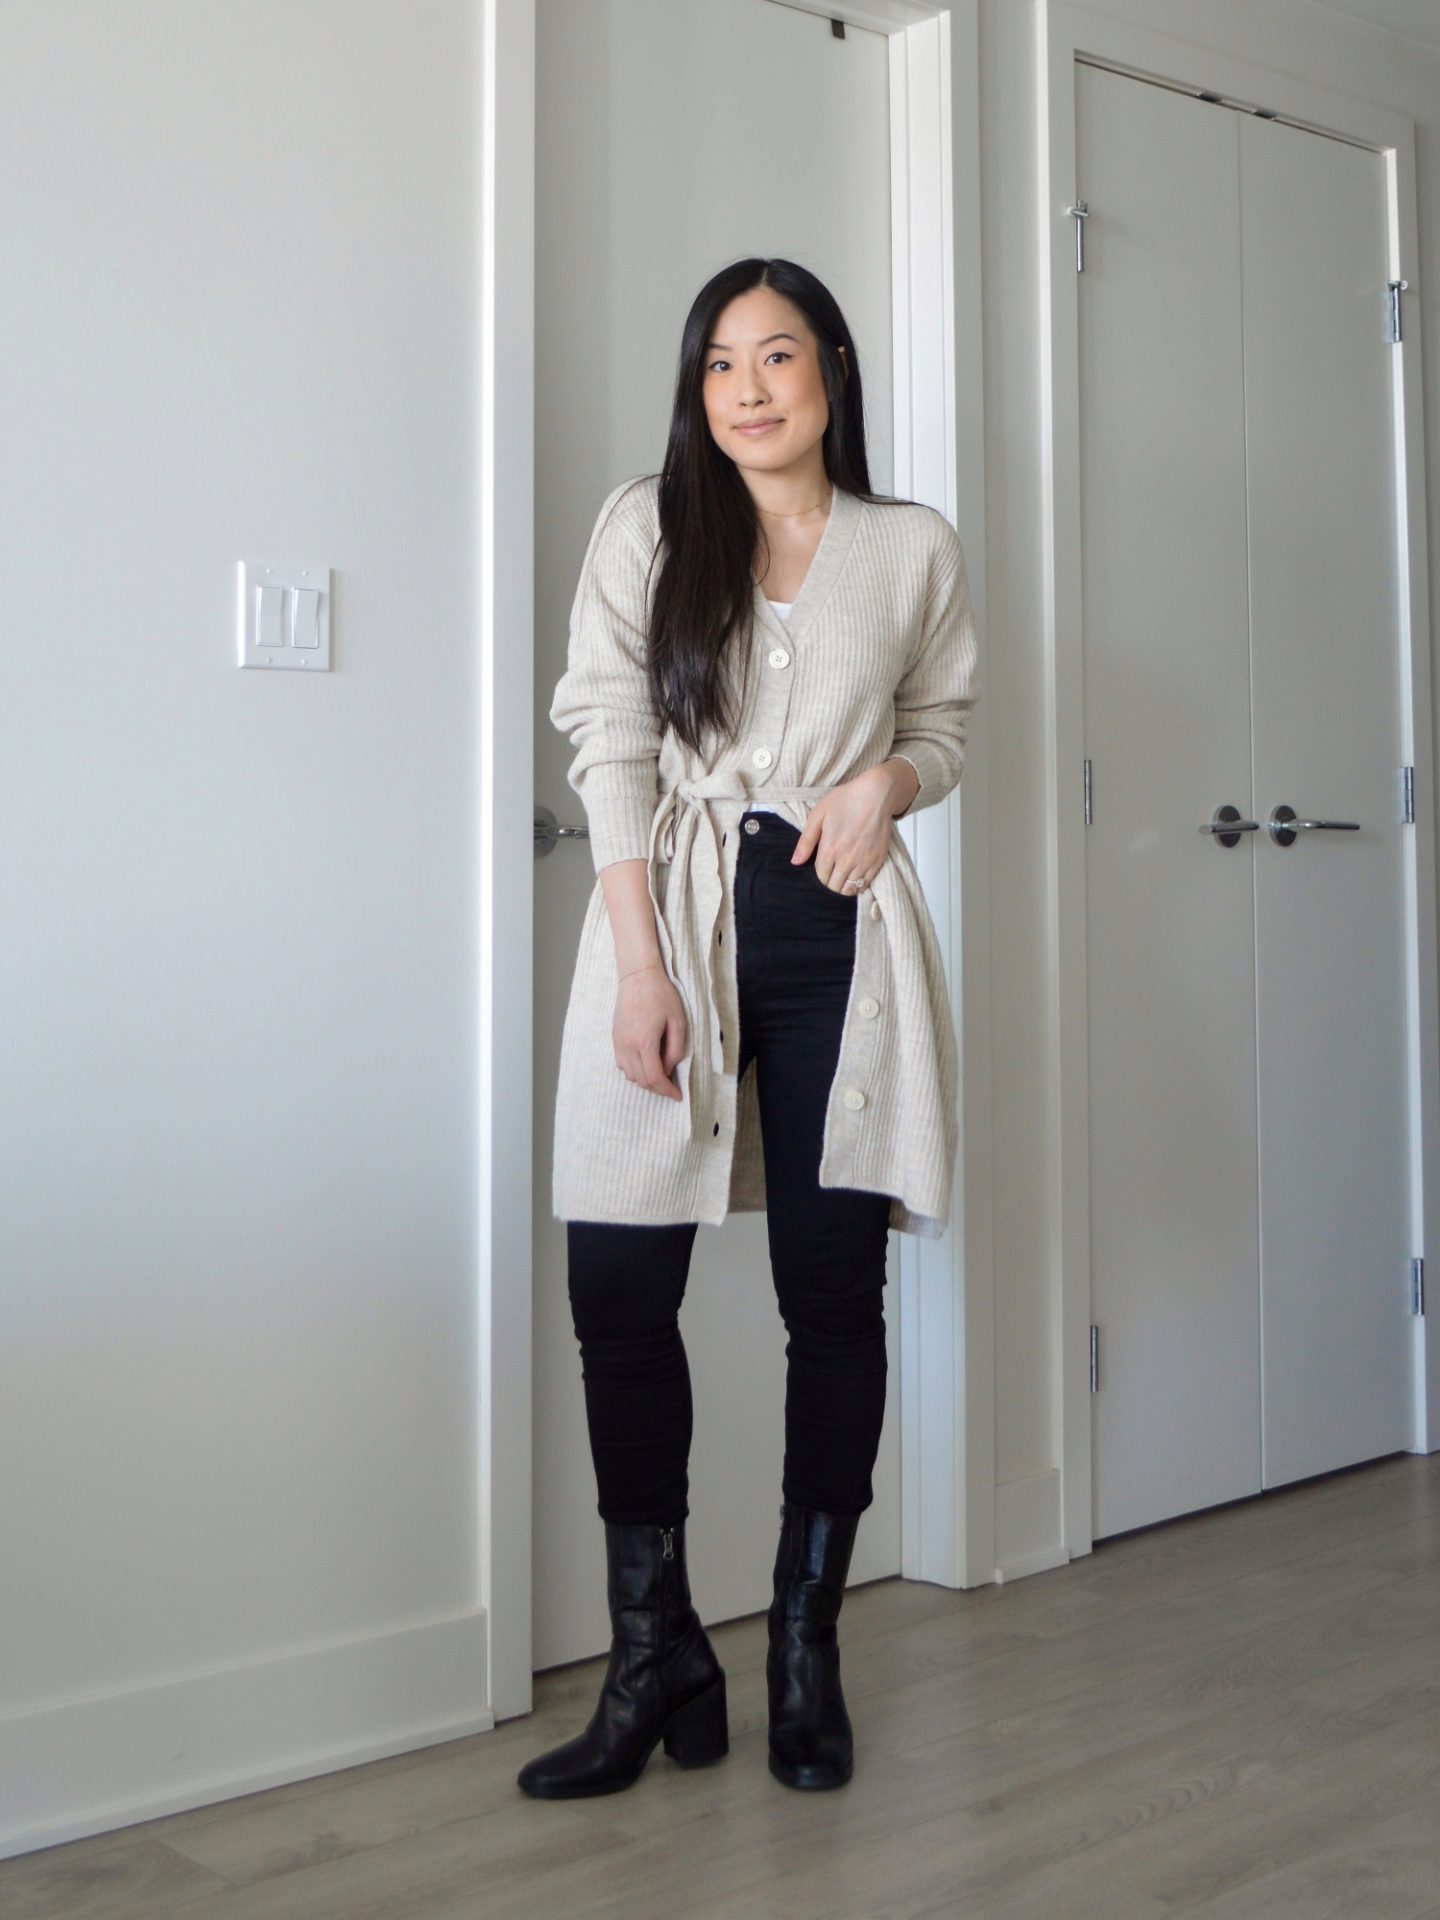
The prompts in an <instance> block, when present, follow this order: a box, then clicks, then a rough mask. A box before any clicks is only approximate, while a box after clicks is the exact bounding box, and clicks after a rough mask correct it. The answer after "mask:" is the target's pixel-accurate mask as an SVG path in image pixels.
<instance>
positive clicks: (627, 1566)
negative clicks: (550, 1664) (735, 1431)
mask: <svg viewBox="0 0 1440 1920" xmlns="http://www.w3.org/2000/svg"><path fill="white" fill-rule="evenodd" d="M605 1551H606V1558H607V1561H608V1566H609V1573H608V1594H609V1601H610V1627H611V1633H612V1639H611V1642H610V1665H609V1667H608V1669H607V1671H606V1674H605V1679H604V1682H603V1683H602V1685H601V1688H600V1699H599V1702H598V1704H597V1706H596V1708H595V1711H594V1713H593V1714H591V1716H590V1721H589V1724H588V1725H587V1726H586V1728H585V1731H584V1732H583V1733H579V1734H576V1736H575V1738H574V1739H573V1740H567V1741H565V1742H564V1744H563V1745H561V1746H558V1747H552V1748H551V1749H550V1751H549V1752H548V1753H542V1754H538V1755H537V1756H536V1757H535V1759H533V1760H530V1761H527V1762H526V1764H525V1765H524V1766H523V1767H522V1768H521V1769H520V1772H519V1774H518V1775H517V1776H516V1778H517V1780H518V1782H519V1784H520V1785H521V1786H522V1787H523V1788H524V1789H525V1791H526V1793H530V1794H534V1795H536V1796H537V1797H538V1798H540V1799H542V1800H570V1799H579V1798H581V1797H582V1796H583V1795H587V1794H593V1793H618V1792H619V1791H620V1790H621V1788H622V1787H632V1786H634V1784H635V1782H636V1781H637V1780H638V1779H639V1778H640V1775H641V1773H642V1772H643V1771H644V1768H645V1763H646V1761H647V1760H648V1759H649V1758H650V1755H651V1753H652V1752H653V1751H654V1748H655V1744H656V1742H657V1741H658V1740H661V1739H663V1740H664V1742H665V1751H666V1753H668V1754H669V1755H670V1758H671V1759H672V1760H675V1761H677V1762H678V1763H679V1764H680V1765H681V1766H682V1767H701V1766H705V1765H707V1764H708V1763H709V1762H710V1761H712V1760H719V1759H720V1758H721V1757H722V1755H724V1754H726V1753H728V1752H729V1750H730V1737H729V1729H728V1724H727V1720H726V1712H725V1669H724V1668H723V1667H722V1666H721V1665H720V1662H719V1661H718V1660H717V1659H716V1658H715V1649H714V1648H713V1647H712V1646H711V1644H710V1638H709V1635H708V1634H707V1633H706V1631H705V1629H704V1627H703V1626H701V1624H700V1616H699V1615H698V1614H697V1613H696V1611H695V1608H694V1607H693V1605H692V1604H691V1600H690V1580H689V1573H688V1570H687V1568H686V1565H685V1522H684V1520H683V1519H682V1520H677V1521H676V1522H675V1523H674V1525H673V1526H668V1527H662V1526H650V1525H634V1526H631V1525H622V1524H620V1523H617V1522H615V1521H612V1520H607V1521H606V1522H605Z"/></svg>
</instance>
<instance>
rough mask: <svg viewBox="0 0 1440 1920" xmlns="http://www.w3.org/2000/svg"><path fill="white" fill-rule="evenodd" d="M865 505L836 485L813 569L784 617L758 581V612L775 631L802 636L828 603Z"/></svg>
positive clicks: (786, 636)
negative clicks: (777, 611) (862, 507)
mask: <svg viewBox="0 0 1440 1920" xmlns="http://www.w3.org/2000/svg"><path fill="white" fill-rule="evenodd" d="M861 506H862V502H861V500H860V497H859V495H858V494H854V493H847V492H846V491H845V489H844V488H843V487H839V486H836V487H834V488H832V491H831V495H830V511H829V513H828V514H827V515H826V517H825V525H824V528H823V530H822V531H821V534H820V538H819V540H818V541H817V542H816V544H815V551H814V553H813V554H812V555H811V556H810V566H809V569H808V570H807V572H806V575H805V578H804V579H803V580H802V581H801V583H800V585H799V587H798V589H797V590H796V593H795V597H794V598H793V599H792V600H791V602H790V611H789V613H788V614H786V615H785V616H784V617H783V618H782V617H781V615H780V614H778V613H776V611H775V609H774V607H772V606H771V604H770V601H769V598H768V597H767V595H766V593H765V589H764V588H763V587H762V586H761V584H760V582H759V581H758V580H757V581H756V582H755V586H754V598H755V606H756V616H757V618H758V619H760V620H762V621H765V622H767V623H768V625H769V626H770V628H771V630H772V631H773V632H776V633H779V634H782V635H783V636H784V637H785V638H786V639H788V640H791V641H794V640H798V639H799V638H800V636H801V635H802V634H803V633H804V631H805V629H806V628H807V627H808V626H809V625H810V623H811V622H812V621H813V619H814V618H815V616H816V614H817V613H818V612H819V611H820V609H821V607H822V606H823V605H824V604H825V601H826V600H827V599H828V597H829V593H830V588H831V587H832V586H833V585H834V583H835V579H836V576H837V575H838V574H839V572H840V569H841V567H842V566H843V565H844V564H845V558H846V555H847V554H848V553H849V551H850V547H851V543H852V542H853V540H854V538H855V530H856V528H857V526H858V525H859V522H860V510H861Z"/></svg>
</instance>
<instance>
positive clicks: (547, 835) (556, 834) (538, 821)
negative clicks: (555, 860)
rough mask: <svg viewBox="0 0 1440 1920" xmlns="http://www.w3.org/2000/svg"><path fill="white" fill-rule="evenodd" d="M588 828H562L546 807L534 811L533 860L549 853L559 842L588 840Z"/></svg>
mask: <svg viewBox="0 0 1440 1920" xmlns="http://www.w3.org/2000/svg"><path fill="white" fill-rule="evenodd" d="M589 838H590V829H589V827H562V826H561V825H560V822H559V821H558V820H557V819H556V818H555V816H554V814H553V813H552V812H551V811H550V809H549V808H548V807H537V808H536V809H535V858H536V859H537V860H538V859H540V857H541V856H542V854H547V853H549V851H550V849H551V848H552V847H553V846H555V845H556V844H557V842H559V841H561V840H588V839H589Z"/></svg>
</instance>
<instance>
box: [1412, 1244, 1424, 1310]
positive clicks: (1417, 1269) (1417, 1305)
mask: <svg viewBox="0 0 1440 1920" xmlns="http://www.w3.org/2000/svg"><path fill="white" fill-rule="evenodd" d="M1410 1311H1411V1312H1412V1313H1418V1314H1419V1315H1420V1316H1421V1317H1422V1318H1423V1317H1424V1314H1425V1256H1424V1255H1423V1254H1419V1253H1417V1254H1416V1256H1415V1258H1414V1259H1413V1260H1412V1261H1411V1262H1410Z"/></svg>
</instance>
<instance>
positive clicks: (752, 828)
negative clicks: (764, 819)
mask: <svg viewBox="0 0 1440 1920" xmlns="http://www.w3.org/2000/svg"><path fill="white" fill-rule="evenodd" d="M745 831H746V832H747V833H758V832H759V831H760V822H759V821H758V820H747V821H746V822H745Z"/></svg>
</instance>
